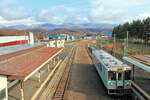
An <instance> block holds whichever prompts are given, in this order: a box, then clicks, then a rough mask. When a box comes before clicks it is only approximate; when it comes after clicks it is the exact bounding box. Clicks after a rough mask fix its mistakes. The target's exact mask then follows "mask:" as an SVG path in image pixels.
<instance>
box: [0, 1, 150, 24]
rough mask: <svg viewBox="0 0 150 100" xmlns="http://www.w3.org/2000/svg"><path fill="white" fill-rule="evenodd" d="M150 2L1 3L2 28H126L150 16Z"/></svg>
mask: <svg viewBox="0 0 150 100" xmlns="http://www.w3.org/2000/svg"><path fill="white" fill-rule="evenodd" d="M149 5H150V0H0V26H9V25H19V24H24V25H36V24H43V23H52V24H64V23H75V24H79V23H107V24H122V23H124V22H126V21H129V22H131V21H132V20H136V19H144V18H147V17H149V16H150V6H149Z"/></svg>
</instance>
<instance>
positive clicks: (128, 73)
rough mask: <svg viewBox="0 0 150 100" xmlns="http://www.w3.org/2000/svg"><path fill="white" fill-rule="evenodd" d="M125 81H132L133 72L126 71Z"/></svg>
mask: <svg viewBox="0 0 150 100" xmlns="http://www.w3.org/2000/svg"><path fill="white" fill-rule="evenodd" d="M125 80H131V70H127V71H125Z"/></svg>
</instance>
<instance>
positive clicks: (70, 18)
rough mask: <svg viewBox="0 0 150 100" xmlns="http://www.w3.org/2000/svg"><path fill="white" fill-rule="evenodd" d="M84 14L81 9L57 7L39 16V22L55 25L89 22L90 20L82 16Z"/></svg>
mask: <svg viewBox="0 0 150 100" xmlns="http://www.w3.org/2000/svg"><path fill="white" fill-rule="evenodd" d="M82 13H83V12H82V10H81V9H79V8H72V7H65V6H55V7H51V8H48V9H44V10H42V11H41V12H40V13H39V14H38V16H37V21H41V22H47V23H53V24H63V23H77V22H78V23H82V22H83V21H84V22H88V18H87V17H85V16H82Z"/></svg>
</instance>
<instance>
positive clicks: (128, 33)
mask: <svg viewBox="0 0 150 100" xmlns="http://www.w3.org/2000/svg"><path fill="white" fill-rule="evenodd" d="M128 39H129V31H127V48H128Z"/></svg>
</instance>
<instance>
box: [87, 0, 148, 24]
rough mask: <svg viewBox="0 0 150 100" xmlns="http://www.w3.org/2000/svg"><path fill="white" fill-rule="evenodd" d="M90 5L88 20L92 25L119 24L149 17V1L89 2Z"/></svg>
mask: <svg viewBox="0 0 150 100" xmlns="http://www.w3.org/2000/svg"><path fill="white" fill-rule="evenodd" d="M89 2H90V3H91V5H92V9H91V11H90V20H91V21H92V22H94V23H109V24H120V23H124V22H126V21H131V20H135V19H142V18H143V17H144V18H146V17H148V16H149V14H148V13H147V12H144V13H143V11H145V9H147V7H145V6H147V5H148V4H150V1H149V0H145V1H144V0H125V1H123V0H89Z"/></svg>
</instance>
